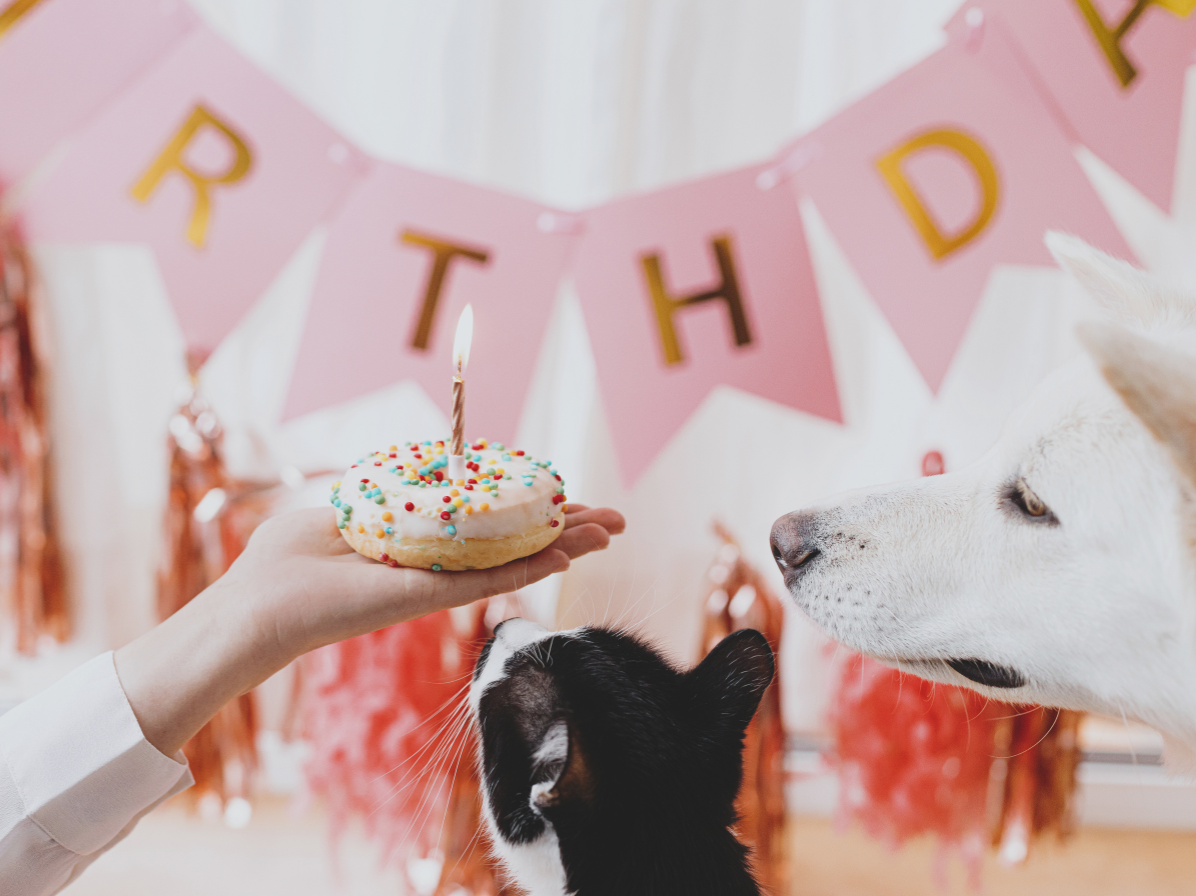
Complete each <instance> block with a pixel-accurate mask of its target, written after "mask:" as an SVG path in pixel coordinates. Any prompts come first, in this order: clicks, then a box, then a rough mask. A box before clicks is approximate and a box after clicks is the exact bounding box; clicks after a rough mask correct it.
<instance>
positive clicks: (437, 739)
mask: <svg viewBox="0 0 1196 896" xmlns="http://www.w3.org/2000/svg"><path fill="white" fill-rule="evenodd" d="M470 718H471V713H470V708H469V701H468V700H462V701H461V704H460V705H459V706H458V707H457V708H456V709H454V710H453V717H452V718H451V720H450V721H449V722H446V723H445V726H444V727H443V728H442V729H441V730H440V731H438V732H437V733H436V734H435V735H433V736H432V738H430V739H429V740H428V742H427V743H425V744H424V745H423V746H422V747H420V748H419V750H417V751H416V752H415V753H414V754H412V755H411V756H410V757H408V758H407V759H406V760H404V761H403V762H401V763H399V765H397V766H395V769H394V770H395V771H397V770H398V769H399V768H402V767H403V766H404V765H406V764H407V763H413V762H416V761H418V760H419V759H420V758H421V757H423V755H424V754H425V753H427V752H428V750H432V754H431V756H429V757H427V760H426V761H425V762H421V763H420V764H419V765H413V766H412V768H411V769H409V770H408V771H407V772H406V773H405V774H404V775H403V776H402V777H400V778H399V780H398V781H396V782H395V783H393V784H392V785H391V786H390V787H389V788H388V790H387V791H386V793H384V794H382V796H380V797H378V799H377V801H376V803H375V805H374V807H373V809H371V811H370V813H369V814H370V816H372V815H373V814H374V813H375V812H377V811H378V810H379V809H381V808H382V807H383V806H385V805H386V804H387V803H389V802H390V801H391V800H392V799H394V797H395V796H396V795H398V794H401V793H403V792H404V791H406V790H408V789H410V788H411V787H413V786H414V785H415V784H416V783H417V782H418V781H419V779H420V777H421V776H422V774H423V773H424V772H425V771H426V770H427V768H428V767H429V766H430V765H431V764H432V763H433V762H435V759H436V757H437V756H438V755H439V754H440V752H442V751H443V750H444V749H445V744H446V741H447V740H451V739H452V737H454V736H455V734H456V732H457V730H458V729H459V728H460V727H461V725H463V724H467V723H468V722H469V720H470ZM446 731H447V733H446ZM374 780H377V778H375V779H374Z"/></svg>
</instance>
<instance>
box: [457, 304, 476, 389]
mask: <svg viewBox="0 0 1196 896" xmlns="http://www.w3.org/2000/svg"><path fill="white" fill-rule="evenodd" d="M472 342H473V306H472V305H466V306H465V310H464V311H462V312H461V317H460V319H459V320H458V321H457V335H456V336H455V337H453V364H455V365H456V367H457V373H461V372H463V371H464V370H465V365H466V364H468V363H469V346H470V343H472Z"/></svg>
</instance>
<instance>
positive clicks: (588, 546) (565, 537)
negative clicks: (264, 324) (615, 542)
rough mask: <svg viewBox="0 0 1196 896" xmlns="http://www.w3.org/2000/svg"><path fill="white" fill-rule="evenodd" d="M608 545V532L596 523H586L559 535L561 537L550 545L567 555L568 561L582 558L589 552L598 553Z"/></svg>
mask: <svg viewBox="0 0 1196 896" xmlns="http://www.w3.org/2000/svg"><path fill="white" fill-rule="evenodd" d="M609 544H610V532H608V531H607V530H606V528H605V527H603V526H599V525H598V524H597V523H586V524H585V525H581V526H574V527H573V528H571V529H569V530H567V531H565V532H563V533H561V537H560V538H558V539H557V540H556V541H554V542H553V543H552V546H553V547H555V548H559V549H560V550H562V551H564V552H565V553H566V554H568V555H569V559H570V560H576V559H577V558H578V557H584V556H585V555H586V554H588V553H590V552H591V551H600V550H602V549H603V548H605V547H607V545H609Z"/></svg>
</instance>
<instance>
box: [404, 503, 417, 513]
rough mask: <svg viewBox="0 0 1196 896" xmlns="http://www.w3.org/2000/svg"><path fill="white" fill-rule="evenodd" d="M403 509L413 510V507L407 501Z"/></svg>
mask: <svg viewBox="0 0 1196 896" xmlns="http://www.w3.org/2000/svg"><path fill="white" fill-rule="evenodd" d="M403 509H404V510H408V511H410V510H415V505H414V504H413V503H412V502H410V501H408V502H407V503H406V504H404V505H403Z"/></svg>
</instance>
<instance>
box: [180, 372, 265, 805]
mask: <svg viewBox="0 0 1196 896" xmlns="http://www.w3.org/2000/svg"><path fill="white" fill-rule="evenodd" d="M189 361H191V363H190V366H191V368H192V384H193V388H192V391H191V393H190V394H189V395H188V397H187V400H186V401H185V402H183V404H182V406H181V407H180V408H179V409H178V411H177V412H176V413H175V415H174V417H173V418H172V419H171V421H170V439H169V445H170V497H169V503H168V506H167V511H166V520H165V524H164V526H163V529H164V532H165V534H166V535H165V537H166V545H165V550H164V552H163V557H162V566H161V568H160V570H159V574H158V614H159V616H160V618H162V619H165V618H166V617H167V616H170V615H171V614H172V613H175V612H177V611H178V610H179V609H180V608H181V607H182V606H183V605H185V604H186V603H187V602H188V601H190V600H191V599H192V598H194V597H195V596H196V595H197V594H199V593H200V592H201V591H203V590H204V589H205V588H207V587H208V585H210V584H211V583H212V582H214V581H215V580H216V579H217V578H219V577H220V576H221V575H222V574H223V573H224V571H225V570H227V569H228V567H229V566H230V565H232V562H233V560H235V559H236V558H237V555H239V554H240V553H241V551H242V550H243V549H244V547H245V544H246V543H247V542H248V540H249V536H250V535H251V534H252V533H253V530H254V529H255V528H256V527H257V525H258V524H259V523H261V522H262V521H263V520H264V519H265V518H266V517H267V516H268V515H269V514H270V511H271V509H272V507H271V501H270V496H269V494H268V492H267V491H266V489H265V487H263V486H261V485H259V484H255V483H247V482H242V481H239V480H236V479H233V478H232V477H230V476H229V475H228V473H227V471H226V470H225V468H224V463H223V461H222V459H221V456H220V441H221V435H222V433H221V429H220V425H219V423H218V422H217V420H216V417H215V415H214V414H213V413H212V411H211V409H210V408H209V407H208V405H207V403H206V402H205V401H204V400H203V398H202V397H201V396H199V395H198V394H197V393H196V391H195V390H194V382H195V372H196V370H197V369H198V363H196V362H195V361H194V360H192V359H189ZM256 729H257V724H256V717H255V712H254V703H253V695H252V694H242V695H241V696H240V697H238V698H237V699H236V700H233V701H232V702H231V703H228V704H227V705H226V706H224V707H223V708H222V709H221V710H220V711H219V712H218V713H217V714H216V716H215V717H214V718H213V719H212V720H211V721H210V722H208V724H207V725H205V726H204V727H203V728H202V729H200V731H199V733H198V734H196V735H195V737H194V738H192V739H191V741H190V742H189V743H188V744H187V745H186V746H185V747H184V748H183V752H184V753H185V754H186V756H187V760H188V762H189V763H190V764H191V772H192V774H193V775H194V776H195V784H196V786H195V789H194V794H193V795H194V798H195V799H196V800H197V801H201V800H205V799H208V798H210V797H211V796H215V797H216V798H218V799H219V800H220V804H221V805H224V804H225V803H227V801H228V800H230V799H232V798H235V797H240V798H247V797H248V795H249V785H250V776H251V775H252V773H253V772H254V770H255V769H256V768H257V752H256V749H255V747H254V738H255V735H256Z"/></svg>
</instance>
